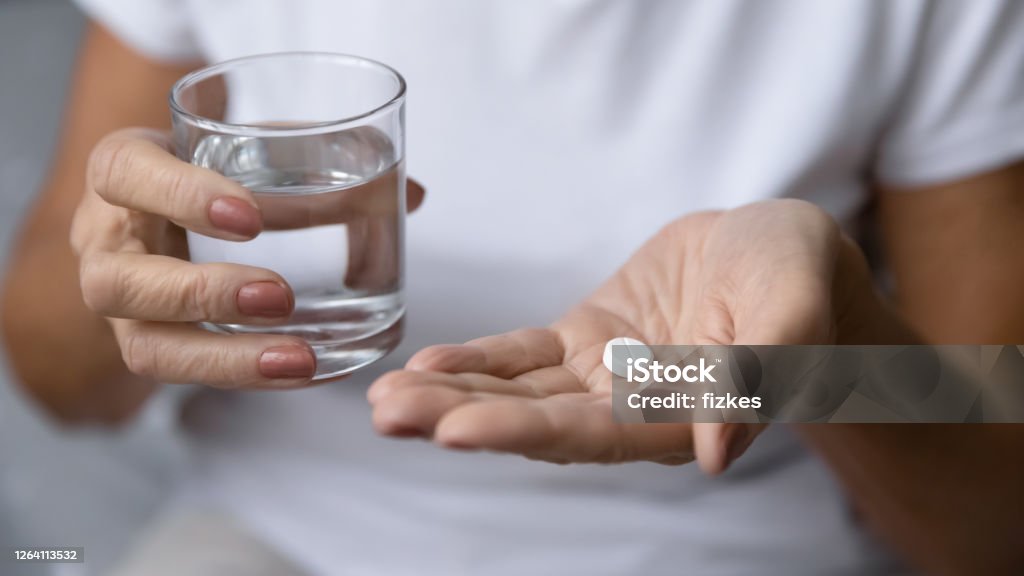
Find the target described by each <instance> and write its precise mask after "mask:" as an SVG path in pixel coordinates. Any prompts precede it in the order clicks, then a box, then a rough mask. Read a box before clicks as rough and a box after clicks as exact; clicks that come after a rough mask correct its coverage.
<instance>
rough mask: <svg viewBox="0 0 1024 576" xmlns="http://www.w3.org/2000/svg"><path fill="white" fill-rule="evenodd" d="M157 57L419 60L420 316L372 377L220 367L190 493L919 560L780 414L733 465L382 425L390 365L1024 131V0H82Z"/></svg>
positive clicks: (687, 568)
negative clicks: (540, 454) (656, 246)
mask: <svg viewBox="0 0 1024 576" xmlns="http://www.w3.org/2000/svg"><path fill="white" fill-rule="evenodd" d="M79 2H80V3H81V4H82V5H83V6H84V7H85V8H86V9H87V11H88V12H89V13H90V14H91V15H92V16H93V17H95V18H96V19H98V20H99V21H101V22H102V23H104V24H105V25H106V26H108V27H109V28H110V29H111V30H112V31H114V32H115V33H117V34H118V35H119V36H120V37H121V38H123V39H124V41H126V42H127V43H128V44H129V45H130V46H133V47H134V48H135V49H137V50H138V51H140V52H142V53H144V54H147V55H149V56H151V57H153V58H155V59H162V60H173V59H188V58H195V57H201V58H203V59H205V60H207V61H219V60H223V59H227V58H232V57H236V56H242V55H248V54H254V53H261V52H271V51H281V50H324V51H335V52H347V53H354V54H359V55H364V56H369V57H371V58H375V59H378V60H381V61H383V62H386V63H389V64H391V65H393V66H394V67H396V68H397V69H398V70H400V71H401V72H402V73H403V74H404V75H405V76H406V78H407V80H408V83H409V96H408V98H409V99H408V135H409V143H408V167H409V171H410V174H412V175H414V176H415V177H416V178H418V179H419V180H421V181H422V182H424V183H425V184H426V186H427V188H428V191H429V193H428V194H429V195H428V201H427V203H426V204H425V206H424V207H423V208H422V209H421V210H420V211H419V212H418V213H417V214H415V215H414V216H412V217H411V218H410V221H409V233H408V272H407V277H408V286H409V291H408V298H409V318H408V323H407V336H406V340H405V342H404V344H403V345H402V346H401V348H400V349H399V350H398V351H397V352H396V353H394V354H392V355H391V356H390V357H389V358H388V359H386V360H385V361H382V362H381V363H379V364H378V365H377V366H374V367H373V368H372V369H370V370H368V371H367V372H365V373H362V374H359V375H357V376H355V377H353V378H351V379H349V380H346V381H343V382H340V383H336V384H330V385H327V386H322V387H319V388H314V389H310V390H305V391H298V392H287V393H279V394H274V393H220V394H216V393H210V394H209V395H208V396H207V397H206V398H205V399H204V400H203V401H202V402H201V403H199V404H198V407H197V409H196V410H195V413H194V414H193V415H192V418H191V422H192V424H191V426H190V429H189V433H190V435H191V437H192V438H194V439H195V442H194V454H195V468H194V470H193V471H192V473H191V476H192V480H191V486H192V489H191V491H190V494H192V495H193V496H194V497H201V498H202V499H203V500H204V501H205V502H208V503H210V505H216V506H221V507H224V508H225V509H228V510H230V511H231V512H232V513H234V514H237V515H238V516H239V517H240V518H242V519H244V520H245V521H246V522H247V523H248V524H249V525H250V526H251V527H252V528H253V529H254V530H256V531H258V532H259V533H261V534H263V535H264V536H266V537H267V539H268V541H270V542H272V543H273V544H274V545H276V546H278V547H279V548H280V550H281V551H282V552H284V553H286V554H288V555H290V556H291V557H292V558H294V559H295V560H296V561H298V562H300V563H302V564H303V565H305V566H306V567H308V568H309V569H310V570H312V571H315V572H317V573H323V574H375V575H377V574H439V575H440V574H444V575H457V574H501V575H505V574H508V575H517V576H518V575H521V574H587V575H592V576H596V575H601V574H752V573H755V574H785V575H794V574H854V573H886V572H889V571H892V570H895V569H896V568H894V564H893V563H892V561H891V560H890V559H888V558H887V557H886V555H885V554H884V553H883V552H881V551H880V549H879V548H878V546H877V544H875V543H874V542H873V541H872V540H871V539H870V538H869V537H867V536H865V535H864V534H863V533H862V532H861V531H860V529H859V528H858V527H857V525H856V522H855V520H854V518H853V516H852V514H851V513H850V512H849V510H848V507H847V505H846V504H845V503H844V501H843V498H842V496H841V494H840V493H839V491H838V489H837V487H836V485H835V484H834V481H833V480H832V478H831V477H830V476H829V474H828V472H827V470H826V469H825V468H824V467H823V466H822V465H821V464H820V463H819V462H818V461H817V460H815V459H814V458H812V457H811V456H809V455H808V454H806V453H805V452H804V451H803V450H802V448H801V447H800V446H799V445H798V444H796V442H795V440H794V439H793V438H792V437H791V436H790V434H789V432H788V431H787V430H786V429H785V428H783V427H773V428H772V429H770V430H769V432H768V433H766V434H765V435H764V436H763V437H761V438H760V439H759V440H758V441H757V442H756V443H755V444H754V446H753V448H752V449H751V451H750V453H749V454H747V455H746V456H745V457H744V458H743V459H741V460H740V461H739V462H738V463H737V466H736V467H735V468H734V469H732V470H731V471H730V472H729V473H727V474H726V475H725V476H724V477H723V478H721V479H718V480H709V479H706V478H704V477H703V476H702V475H701V474H700V473H699V471H697V470H696V469H695V468H694V467H692V466H691V467H681V468H667V467H661V466H658V465H655V464H633V465H625V466H615V467H599V466H570V467H558V466H553V465H547V464H542V463H534V462H529V461H526V460H523V459H520V458H517V457H510V456H496V455H479V454H477V455H464V454H457V453H449V452H443V451H440V450H437V449H435V448H432V447H429V446H425V445H423V444H422V443H419V442H403V441H396V440H390V439H383V438H379V437H377V436H375V435H374V433H373V432H372V430H371V427H370V420H369V410H368V407H367V404H366V402H365V399H364V393H365V386H366V384H367V383H369V382H370V381H372V378H373V377H374V375H375V374H378V373H379V372H380V371H382V370H385V369H389V368H395V367H399V366H401V364H402V363H404V361H405V359H406V358H407V357H408V355H409V354H410V353H411V352H413V351H415V350H417V349H419V348H421V347H423V346H425V345H429V344H433V343H440V342H460V341H464V340H466V339H469V338H473V337H477V336H481V335H485V334H491V333H496V332H499V331H505V330H509V329H513V328H517V327H521V326H523V325H544V324H546V323H548V322H550V321H551V320H553V319H555V318H556V317H557V316H558V315H559V314H560V313H561V312H563V311H565V310H566V309H568V308H569V307H570V306H571V305H572V304H573V303H575V302H577V301H578V300H579V299H581V298H582V297H583V296H585V295H586V294H587V293H588V292H589V291H591V290H592V289H593V288H595V287H596V286H597V285H598V283H599V282H600V281H601V280H602V279H603V278H605V277H606V276H607V275H608V274H610V273H611V272H612V271H613V270H614V269H615V268H616V267H617V266H618V265H619V264H621V263H622V262H623V261H624V260H625V259H626V258H627V257H628V255H629V254H630V252H631V251H632V250H634V249H635V248H636V247H638V246H639V245H640V244H641V243H643V242H644V240H645V239H646V238H648V237H649V236H650V235H652V234H653V233H654V232H655V231H656V230H657V229H658V228H659V227H660V226H661V225H662V224H664V223H666V222H668V221H670V220H672V219H675V218H677V217H679V216H680V215H682V214H685V213H687V212H691V211H694V210H700V209H706V208H720V207H730V206H736V205H739V204H743V203H747V202H751V201H754V200H758V199H764V198H771V197H779V196H792V197H800V198H805V199H808V200H811V201H813V202H816V203H818V204H819V205H821V206H823V207H825V208H826V209H828V210H829V211H831V212H832V213H833V214H834V215H835V216H837V217H838V218H840V219H841V220H843V221H847V222H848V221H849V220H850V219H851V217H852V216H854V215H855V214H856V213H857V212H858V211H859V210H860V209H861V208H862V207H863V206H864V205H865V203H866V201H867V200H868V194H867V191H868V190H867V185H866V182H868V181H869V180H870V179H872V178H873V179H877V180H880V181H881V182H884V183H887V184H894V185H917V184H927V183H933V182H938V181H943V180H948V179H954V178H960V177H964V176H967V175H969V174H971V173H976V172H979V171H983V170H987V169H991V168H995V167H997V166H999V165H1001V164H1005V163H1007V162H1009V161H1011V160H1013V159H1015V158H1018V157H1020V156H1022V155H1024V2H1019V1H1016V0H1005V1H1004V0H969V1H968V0H963V1H957V0H948V1H933V2H929V1H926V0H900V1H890V2H868V1H865V0H829V1H827V2H823V1H821V0H779V1H757V2H744V1H740V0H689V1H684V0H647V1H644V2H637V1H635V0H493V1H484V0H432V1H430V2H423V1H420V0H245V1H243V0H121V1H119V0H79Z"/></svg>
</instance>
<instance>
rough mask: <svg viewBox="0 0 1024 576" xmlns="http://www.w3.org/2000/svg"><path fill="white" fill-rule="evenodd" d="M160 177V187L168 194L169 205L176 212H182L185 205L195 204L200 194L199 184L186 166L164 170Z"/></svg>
mask: <svg viewBox="0 0 1024 576" xmlns="http://www.w3.org/2000/svg"><path fill="white" fill-rule="evenodd" d="M158 179H159V182H160V184H161V186H160V187H161V188H162V189H163V192H164V194H166V195H167V201H168V205H169V206H171V207H172V209H173V210H174V211H175V212H176V213H182V212H184V208H185V207H187V206H190V205H193V201H194V199H195V198H196V196H197V195H198V194H199V186H197V185H196V182H195V180H194V179H193V178H191V175H190V174H189V172H188V170H186V169H184V167H176V168H175V169H167V170H164V171H163V172H161V173H160V175H159V177H158ZM174 215H177V214H174ZM174 215H172V216H174Z"/></svg>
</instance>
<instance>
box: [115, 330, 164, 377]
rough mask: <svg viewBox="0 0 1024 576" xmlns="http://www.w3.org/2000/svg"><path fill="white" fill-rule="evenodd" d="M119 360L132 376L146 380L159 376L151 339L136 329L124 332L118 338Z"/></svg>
mask: <svg viewBox="0 0 1024 576" xmlns="http://www.w3.org/2000/svg"><path fill="white" fill-rule="evenodd" d="M119 344H120V346H121V359H122V360H123V361H124V364H125V366H126V367H127V368H128V370H129V371H130V372H131V373H132V374H136V375H138V376H143V377H147V378H156V377H158V376H159V372H160V370H159V363H158V362H157V354H156V353H155V352H154V349H153V342H152V341H151V338H149V337H147V336H146V335H145V333H144V332H142V331H140V330H137V329H130V330H126V331H124V333H123V334H122V335H121V336H120V338H119Z"/></svg>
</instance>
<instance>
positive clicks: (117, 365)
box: [2, 177, 154, 423]
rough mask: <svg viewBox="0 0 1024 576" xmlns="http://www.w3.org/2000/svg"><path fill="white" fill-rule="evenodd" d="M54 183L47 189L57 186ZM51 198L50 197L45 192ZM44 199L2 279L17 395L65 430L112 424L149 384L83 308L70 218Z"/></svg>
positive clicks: (140, 400) (126, 413)
mask: <svg viewBox="0 0 1024 576" xmlns="http://www.w3.org/2000/svg"><path fill="white" fill-rule="evenodd" d="M61 180H62V179H61V178H59V177H58V178H57V179H56V180H55V185H56V186H60V185H73V184H65V183H63V182H62V181H61ZM51 192H52V191H51ZM59 196H60V195H59V194H52V193H48V194H45V195H44V196H43V197H42V198H43V201H42V202H41V203H40V204H39V205H38V206H37V207H36V208H35V210H34V213H33V215H32V216H31V217H30V218H29V219H28V221H27V223H26V225H25V226H24V227H23V229H22V230H21V234H20V237H19V239H18V243H17V246H16V248H15V251H14V252H13V254H12V256H11V261H10V264H9V265H8V269H7V271H6V274H5V283H4V290H3V312H2V319H3V333H4V342H5V344H6V347H7V351H8V357H9V359H10V364H11V366H12V368H13V370H14V372H15V375H16V376H17V378H18V380H19V381H20V382H21V383H22V385H23V387H24V388H25V390H26V391H27V392H28V393H29V395H31V396H32V397H33V398H34V399H35V400H37V401H38V402H39V403H40V404H41V405H42V406H43V407H44V408H45V409H46V410H47V411H48V412H49V413H51V414H52V415H53V416H55V417H56V418H58V419H59V420H61V421H63V422H67V423H83V422H103V423H115V422H120V421H122V420H124V419H126V418H128V417H129V416H131V415H132V414H133V413H134V412H135V411H136V410H137V409H138V408H139V407H140V406H141V404H142V403H143V401H144V400H145V399H146V397H147V396H148V395H149V394H150V393H151V392H152V390H153V388H154V385H153V384H152V383H148V382H145V381H142V380H141V379H139V378H137V377H134V376H132V375H131V374H129V372H128V371H127V370H126V369H125V366H124V363H123V362H122V360H121V355H120V352H119V351H118V347H117V345H116V343H115V341H114V339H113V334H112V333H111V330H110V327H109V324H108V323H107V322H106V321H105V320H104V319H103V318H101V317H100V316H98V315H96V314H94V313H93V312H91V311H90V310H88V309H87V308H86V307H85V304H84V303H83V301H82V296H81V293H80V290H79V282H78V264H77V261H76V259H75V256H74V255H73V253H72V251H71V248H70V246H69V244H68V240H67V236H68V229H69V228H70V220H71V212H70V210H67V209H64V210H62V209H60V207H58V206H52V205H48V203H47V201H46V199H47V198H53V197H59Z"/></svg>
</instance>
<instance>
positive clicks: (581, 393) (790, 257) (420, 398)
mask: <svg viewBox="0 0 1024 576" xmlns="http://www.w3.org/2000/svg"><path fill="white" fill-rule="evenodd" d="M876 302H877V300H876V299H875V296H874V292H873V291H872V288H871V283H870V275H869V273H868V271H867V267H866V265H865V263H864V261H863V257H862V256H861V255H860V253H859V251H858V250H857V248H856V247H855V246H854V245H853V244H852V243H851V242H850V241H849V240H848V239H846V238H844V237H843V236H842V234H841V233H840V231H839V228H838V226H837V225H836V223H835V222H834V220H833V219H832V218H831V217H829V216H828V215H827V214H825V213H824V212H822V211H821V210H820V209H818V208H817V207H815V206H813V205H812V204H808V203H806V202H802V201H796V200H773V201H767V202H761V203H757V204H751V205H748V206H744V207H741V208H738V209H735V210H730V211H723V212H705V213H699V214H693V215H690V216H686V217H684V218H681V219H680V220H677V221H675V222H673V223H671V224H669V225H668V226H666V227H665V228H664V229H662V230H661V231H660V232H659V233H658V234H657V235H656V236H655V237H654V238H652V239H651V240H650V241H648V242H647V243H646V244H645V245H644V246H643V247H642V248H640V250H639V251H637V252H636V253H635V254H634V255H633V256H632V258H630V260H629V261H628V262H627V263H626V264H625V265H624V266H623V267H622V268H621V269H619V271H618V272H617V273H616V274H615V275H614V276H612V277H611V278H610V279H609V280H608V281H607V282H606V283H605V284H604V285H603V286H601V287H600V288H599V289H598V290H597V291H596V292H595V293H594V294H592V295H591V296H590V297H588V298H587V299H586V300H585V301H583V302H582V303H580V304H579V305H578V306H576V308H575V309H573V310H571V311H570V312H569V313H567V314H566V315H565V316H564V317H563V318H561V319H560V320H558V321H557V322H555V323H554V324H552V325H551V326H550V327H548V328H540V329H523V330H517V331H515V332H510V333H507V334H502V335H498V336H488V337H486V338H481V339H478V340H473V341H471V342H468V343H466V344H464V345H458V346H453V345H444V346H433V347H430V348H427V349H425V350H422V351H421V352H419V353H418V354H416V355H415V356H414V357H413V358H412V359H410V360H409V362H408V364H407V365H406V369H405V370H401V371H396V372H391V373H388V374H386V375H384V376H382V377H381V378H380V379H379V380H377V381H376V382H375V383H374V384H373V386H371V388H370V390H369V393H368V397H369V400H370V402H371V403H372V404H373V419H374V424H375V426H376V427H377V429H378V430H379V431H380V432H381V433H383V434H388V435H393V436H418V437H425V438H432V439H433V440H434V441H435V442H436V443H438V444H440V445H441V446H445V447H449V448H459V449H466V450H490V451H497V452H510V453H517V454H522V455H524V456H526V457H528V458H532V459H539V460H547V461H551V462H559V463H569V462H602V463H614V462H628V461H636V460H650V461H655V462H661V463H665V464H681V463H686V462H689V461H692V460H693V459H694V458H695V457H696V458H697V459H698V460H699V461H700V464H701V466H702V468H703V469H704V470H706V471H708V472H709V473H718V472H721V471H722V470H724V469H725V468H726V467H727V466H728V465H729V464H730V463H731V462H732V461H733V460H735V458H736V457H738V456H739V455H740V454H742V453H743V452H744V451H745V450H746V449H747V447H748V446H749V444H750V442H752V441H753V439H754V438H755V437H756V435H757V433H758V432H760V430H761V429H762V428H763V426H761V425H750V424H693V425H691V424H634V423H621V422H617V421H616V420H615V419H614V418H613V417H612V410H611V382H612V374H611V372H610V371H608V370H607V369H606V368H605V366H604V365H603V363H602V355H603V351H604V347H605V343H606V342H607V341H608V340H610V339H612V338H615V337H620V336H626V337H630V338H635V339H637V340H640V341H642V342H645V343H648V344H652V345H658V344H734V343H736V344H829V343H834V342H836V341H837V339H838V338H839V337H840V330H839V327H840V326H841V324H843V323H846V322H848V321H849V319H853V318H856V317H857V316H858V315H861V314H867V313H871V311H870V309H871V308H872V307H873V306H874V305H875V303H876Z"/></svg>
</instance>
